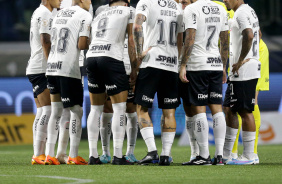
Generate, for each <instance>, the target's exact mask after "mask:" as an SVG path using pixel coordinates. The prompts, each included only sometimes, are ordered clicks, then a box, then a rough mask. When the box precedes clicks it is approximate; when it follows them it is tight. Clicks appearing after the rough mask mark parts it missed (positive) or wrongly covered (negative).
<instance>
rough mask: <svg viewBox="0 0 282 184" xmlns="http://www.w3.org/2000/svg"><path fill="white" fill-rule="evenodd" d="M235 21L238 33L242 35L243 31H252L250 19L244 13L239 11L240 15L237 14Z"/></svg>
mask: <svg viewBox="0 0 282 184" xmlns="http://www.w3.org/2000/svg"><path fill="white" fill-rule="evenodd" d="M236 21H237V23H238V26H239V31H240V33H242V32H243V31H244V30H245V29H248V28H249V29H252V24H251V22H250V18H249V16H248V15H247V14H246V12H243V11H241V12H240V14H237V17H236Z"/></svg>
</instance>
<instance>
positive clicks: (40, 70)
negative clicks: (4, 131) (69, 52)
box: [26, 0, 60, 164]
mask: <svg viewBox="0 0 282 184" xmlns="http://www.w3.org/2000/svg"><path fill="white" fill-rule="evenodd" d="M59 7H60V0H49V1H47V0H42V3H41V5H40V6H39V7H38V8H37V9H36V10H35V11H34V13H33V15H32V17H31V23H30V25H31V26H30V48H31V56H30V59H29V61H28V65H27V68H26V75H27V77H28V79H29V81H30V82H31V84H32V87H33V93H34V101H35V104H36V106H37V113H36V116H35V120H34V123H33V147H34V148H33V149H34V155H33V157H32V160H31V163H32V164H44V160H45V144H46V138H47V123H48V120H49V117H50V114H51V106H50V105H51V102H50V91H49V90H48V89H47V79H46V77H45V72H46V67H47V59H48V56H49V52H50V48H51V42H50V35H51V25H52V20H53V18H52V11H53V9H54V8H59Z"/></svg>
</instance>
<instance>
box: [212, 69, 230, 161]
mask: <svg viewBox="0 0 282 184" xmlns="http://www.w3.org/2000/svg"><path fill="white" fill-rule="evenodd" d="M222 76H223V73H222V71H211V72H209V102H208V103H209V108H210V109H211V113H212V119H213V134H214V140H215V149H216V150H215V155H214V159H213V165H224V163H223V158H222V157H223V146H224V140H225V133H226V122H225V117H224V113H223V112H222V105H221V103H222Z"/></svg>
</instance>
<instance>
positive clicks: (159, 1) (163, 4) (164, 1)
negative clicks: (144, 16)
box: [158, 0, 167, 7]
mask: <svg viewBox="0 0 282 184" xmlns="http://www.w3.org/2000/svg"><path fill="white" fill-rule="evenodd" d="M158 4H159V5H160V6H161V7H165V6H166V5H167V1H166V0H158Z"/></svg>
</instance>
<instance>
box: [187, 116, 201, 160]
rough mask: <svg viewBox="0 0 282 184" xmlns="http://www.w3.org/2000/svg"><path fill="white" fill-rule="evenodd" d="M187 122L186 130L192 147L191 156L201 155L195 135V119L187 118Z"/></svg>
mask: <svg viewBox="0 0 282 184" xmlns="http://www.w3.org/2000/svg"><path fill="white" fill-rule="evenodd" d="M185 121H186V130H187V133H188V136H189V140H190V147H191V155H199V152H200V151H199V145H198V143H197V140H196V137H195V134H194V127H195V121H194V117H188V116H185Z"/></svg>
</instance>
